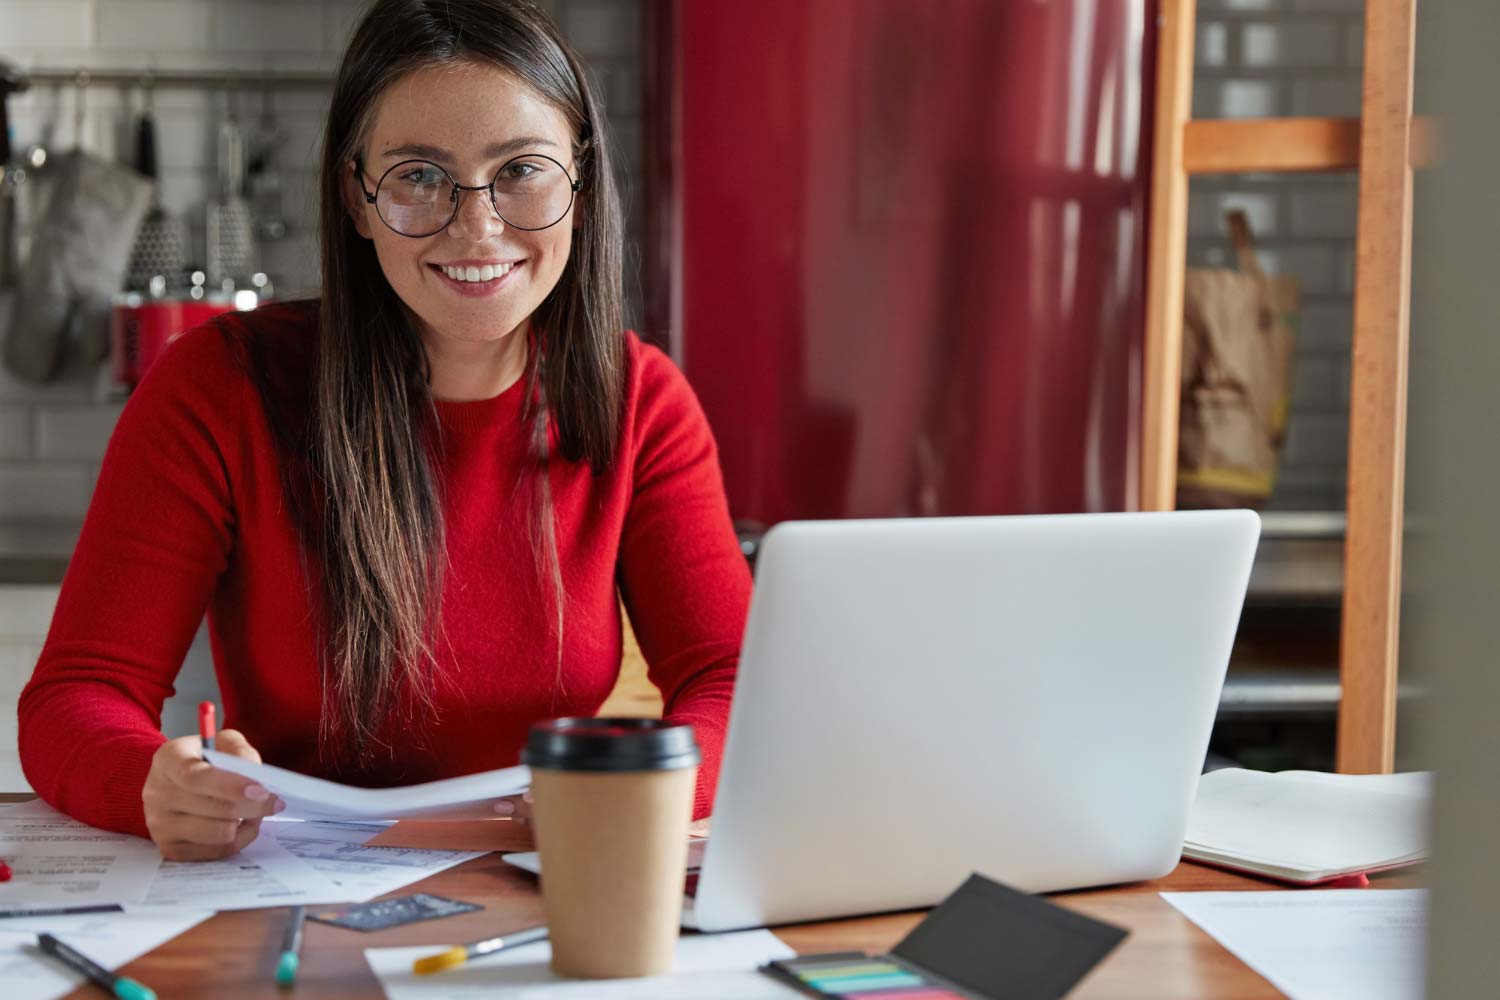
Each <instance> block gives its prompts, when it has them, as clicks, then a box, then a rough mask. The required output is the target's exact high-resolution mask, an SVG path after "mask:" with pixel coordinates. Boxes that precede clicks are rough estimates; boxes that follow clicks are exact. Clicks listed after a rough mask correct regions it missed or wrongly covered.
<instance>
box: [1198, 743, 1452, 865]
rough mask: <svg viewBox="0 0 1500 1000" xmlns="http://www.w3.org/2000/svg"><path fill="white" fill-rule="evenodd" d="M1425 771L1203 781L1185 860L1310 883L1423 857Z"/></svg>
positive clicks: (1229, 776) (1239, 773)
mask: <svg viewBox="0 0 1500 1000" xmlns="http://www.w3.org/2000/svg"><path fill="white" fill-rule="evenodd" d="M1431 787H1432V775H1431V773H1429V772H1425V771H1423V772H1413V773H1410V774H1358V775H1355V774H1325V773H1322V772H1319V771H1282V772H1280V773H1277V774H1269V773H1266V772H1264V771H1245V770H1240V769H1239V768H1226V769H1224V770H1222V771H1213V772H1211V773H1209V774H1205V775H1204V776H1203V777H1202V779H1201V780H1200V781H1199V783H1198V795H1197V798H1196V799H1195V800H1194V802H1193V810H1192V813H1191V815H1190V816H1189V818H1188V830H1187V842H1186V843H1185V844H1184V845H1183V849H1182V856H1183V857H1185V858H1191V859H1192V860H1194V861H1203V862H1206V863H1208V864H1211V865H1217V866H1219V867H1222V868H1231V869H1234V870H1237V871H1246V872H1251V873H1253V874H1257V875H1265V876H1269V877H1271V878H1276V879H1281V880H1283V881H1287V882H1295V883H1298V884H1302V885H1313V884H1316V883H1320V882H1328V881H1331V880H1334V879H1339V878H1343V877H1345V876H1350V875H1357V874H1365V873H1368V872H1372V871H1381V870H1384V869H1388V868H1398V867H1400V866H1402V865H1409V864H1413V863H1415V862H1417V861H1421V860H1422V859H1424V858H1425V857H1427V848H1428V837H1427V804H1428V799H1429V797H1430V794H1431Z"/></svg>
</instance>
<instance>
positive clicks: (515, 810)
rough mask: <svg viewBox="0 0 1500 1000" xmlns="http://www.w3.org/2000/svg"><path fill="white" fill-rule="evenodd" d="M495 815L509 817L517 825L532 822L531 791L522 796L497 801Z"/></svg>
mask: <svg viewBox="0 0 1500 1000" xmlns="http://www.w3.org/2000/svg"><path fill="white" fill-rule="evenodd" d="M495 815H496V816H509V817H510V818H511V819H513V820H515V821H516V822H517V823H530V822H531V789H529V788H528V789H526V791H524V792H522V793H521V794H520V795H507V796H505V798H503V799H496V800H495Z"/></svg>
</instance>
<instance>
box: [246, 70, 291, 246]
mask: <svg viewBox="0 0 1500 1000" xmlns="http://www.w3.org/2000/svg"><path fill="white" fill-rule="evenodd" d="M271 103H272V97H271V88H270V86H269V84H268V85H267V86H266V87H265V88H264V89H262V90H261V92H260V125H259V127H258V128H257V129H256V132H255V142H254V143H253V144H252V146H251V151H250V168H249V171H248V173H249V187H250V191H249V199H250V211H251V214H252V215H254V217H255V235H256V236H257V237H258V238H260V239H262V240H279V239H282V238H283V237H285V236H286V218H285V216H283V215H282V211H281V174H280V172H278V171H277V169H276V147H277V145H278V144H280V142H281V139H282V135H281V130H280V129H279V128H278V127H277V125H276V116H275V113H274V112H273V111H272V109H271Z"/></svg>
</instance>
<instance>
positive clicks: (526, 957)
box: [365, 930, 802, 1000]
mask: <svg viewBox="0 0 1500 1000" xmlns="http://www.w3.org/2000/svg"><path fill="white" fill-rule="evenodd" d="M439 951H442V948H440V947H439V948H433V947H425V948H424V947H416V948H366V949H365V960H366V961H367V962H369V963H370V968H371V969H373V970H374V971H375V975H376V976H378V977H379V978H380V985H381V986H382V987H383V988H384V989H385V995H386V996H387V997H388V998H389V1000H450V998H452V1000H466V998H469V997H487V998H496V1000H499V998H505V1000H533V998H534V1000H545V998H548V997H574V998H579V1000H582V998H588V1000H624V998H632V1000H634V998H639V1000H677V998H682V1000H689V998H691V1000H703V998H704V997H713V998H715V1000H792V998H795V997H799V996H802V994H801V993H799V992H798V991H797V990H794V989H792V988H791V987H789V986H786V985H783V984H782V983H779V982H777V981H776V980H774V979H772V978H771V977H770V976H767V975H764V974H762V973H759V972H756V971H755V969H756V968H757V967H758V966H759V965H761V963H763V962H768V961H770V960H772V959H776V958H791V957H792V956H793V955H794V954H796V953H795V952H793V951H792V949H790V948H788V947H787V946H786V945H785V944H783V943H782V941H781V939H780V938H778V937H776V935H774V934H772V933H771V932H770V931H765V930H756V931H736V932H734V933H732V934H690V935H686V936H684V937H682V938H681V939H680V940H678V942H677V964H676V967H675V969H674V970H673V972H672V974H671V975H667V976H648V977H645V978H642V979H592V980H587V981H580V980H568V979H559V978H557V977H556V976H554V975H553V974H552V971H551V969H550V968H549V966H548V962H550V961H551V960H552V948H551V946H550V945H549V944H548V943H547V942H545V941H538V942H536V943H534V944H529V945H523V946H521V947H518V948H517V949H516V950H515V951H502V952H499V953H498V954H495V955H490V956H487V957H485V958H482V959H479V960H478V961H475V962H472V963H470V964H467V965H464V966H462V967H460V968H457V969H454V970H452V971H449V972H442V973H438V974H436V975H431V976H418V975H415V974H413V972H412V971H411V964H412V962H414V961H416V960H417V959H419V958H421V957H423V956H424V955H432V954H435V953H437V952H439Z"/></svg>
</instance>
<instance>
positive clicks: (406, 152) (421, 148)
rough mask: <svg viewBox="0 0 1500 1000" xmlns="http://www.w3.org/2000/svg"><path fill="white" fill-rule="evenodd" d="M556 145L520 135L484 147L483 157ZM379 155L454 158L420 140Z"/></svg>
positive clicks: (537, 138)
mask: <svg viewBox="0 0 1500 1000" xmlns="http://www.w3.org/2000/svg"><path fill="white" fill-rule="evenodd" d="M556 145H557V143H555V142H553V141H551V140H550V139H543V138H542V137H541V136H536V135H521V136H517V137H516V138H514V139H508V140H506V141H505V142H499V143H493V144H491V145H488V146H486V147H484V158H485V159H487V160H498V159H499V158H500V157H502V156H509V155H510V154H512V153H518V152H520V151H521V150H523V149H526V148H528V147H530V146H552V147H556ZM381 155H382V156H385V157H393V156H416V157H421V158H422V159H424V160H447V161H450V162H451V161H452V160H453V158H454V157H453V154H452V153H450V152H449V151H448V150H446V149H443V148H442V147H440V146H428V145H426V144H424V143H420V142H408V143H406V144H404V145H401V146H397V147H395V148H394V149H388V150H386V151H385V152H384V153H382V154H381Z"/></svg>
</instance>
